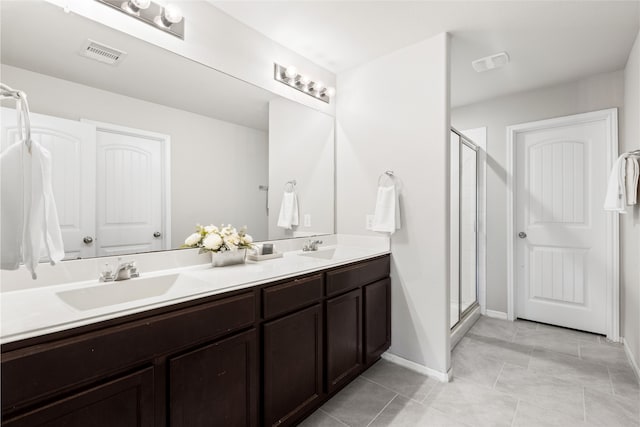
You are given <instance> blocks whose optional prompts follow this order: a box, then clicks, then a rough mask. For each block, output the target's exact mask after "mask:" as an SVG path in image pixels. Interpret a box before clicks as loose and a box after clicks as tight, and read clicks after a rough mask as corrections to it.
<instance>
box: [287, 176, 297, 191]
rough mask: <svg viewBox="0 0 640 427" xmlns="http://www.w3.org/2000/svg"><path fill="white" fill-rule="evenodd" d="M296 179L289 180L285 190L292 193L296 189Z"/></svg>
mask: <svg viewBox="0 0 640 427" xmlns="http://www.w3.org/2000/svg"><path fill="white" fill-rule="evenodd" d="M296 184H297V182H296V180H295V179H292V180H291V181H287V182H286V183H285V184H284V190H285V191H287V192H288V193H292V192H293V191H294V190H295V189H296Z"/></svg>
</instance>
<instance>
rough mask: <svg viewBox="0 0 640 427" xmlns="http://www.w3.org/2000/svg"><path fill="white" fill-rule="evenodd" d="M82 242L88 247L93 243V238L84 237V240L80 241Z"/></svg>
mask: <svg viewBox="0 0 640 427" xmlns="http://www.w3.org/2000/svg"><path fill="white" fill-rule="evenodd" d="M82 241H83V242H84V244H85V245H90V244H91V243H93V237H91V236H84V239H82Z"/></svg>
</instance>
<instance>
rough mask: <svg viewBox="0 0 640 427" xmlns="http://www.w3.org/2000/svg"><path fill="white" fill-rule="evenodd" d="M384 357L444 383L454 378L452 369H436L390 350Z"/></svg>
mask: <svg viewBox="0 0 640 427" xmlns="http://www.w3.org/2000/svg"><path fill="white" fill-rule="evenodd" d="M382 358H383V359H384V360H388V361H389V362H392V363H395V364H396V365H400V366H403V367H405V368H407V369H411V370H412V371H415V372H418V373H419V374H423V375H427V376H429V377H431V378H435V379H437V380H438V381H440V382H443V383H448V382H449V381H451V379H452V378H453V375H452V372H451V369H449V371H448V372H440V371H436V370H435V369H431V368H427V367H426V366H423V365H421V364H419V363H416V362H412V361H411V360H407V359H405V358H404V357H400V356H397V355H395V354H393V353H389V352H388V351H387V352H385V353H383V354H382Z"/></svg>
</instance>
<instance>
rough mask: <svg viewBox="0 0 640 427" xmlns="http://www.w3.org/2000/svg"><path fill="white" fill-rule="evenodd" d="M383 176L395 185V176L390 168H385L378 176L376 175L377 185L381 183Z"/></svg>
mask: <svg viewBox="0 0 640 427" xmlns="http://www.w3.org/2000/svg"><path fill="white" fill-rule="evenodd" d="M384 178H389V179H390V180H391V182H392V183H393V184H394V185H395V183H396V176H395V175H394V174H393V171H392V170H387V171H384V172H383V173H381V174H380V176H379V177H378V187H379V186H380V184H382V180H383V179H384Z"/></svg>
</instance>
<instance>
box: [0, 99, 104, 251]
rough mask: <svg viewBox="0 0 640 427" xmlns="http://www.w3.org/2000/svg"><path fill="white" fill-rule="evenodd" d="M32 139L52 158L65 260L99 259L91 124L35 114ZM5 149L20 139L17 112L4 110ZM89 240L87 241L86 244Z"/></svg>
mask: <svg viewBox="0 0 640 427" xmlns="http://www.w3.org/2000/svg"><path fill="white" fill-rule="evenodd" d="M29 117H30V119H31V136H32V139H33V140H34V141H38V142H39V143H40V144H42V145H43V146H44V147H45V148H46V149H47V150H48V151H49V152H50V153H51V159H52V186H53V193H54V199H55V201H56V208H57V210H58V218H59V220H60V228H61V230H62V239H63V242H64V249H65V259H75V258H78V257H82V258H86V257H92V256H95V244H94V242H93V240H94V238H95V235H94V230H95V202H94V190H95V173H94V165H95V138H96V127H95V126H94V125H92V124H89V123H81V122H77V121H73V120H66V119H60V118H58V117H53V116H47V115H44V114H35V113H31V114H30V115H29ZM1 129H2V134H1V135H2V137H1V146H2V150H4V149H5V148H7V147H8V146H9V145H10V144H12V143H13V142H15V141H16V140H17V138H18V131H17V116H16V112H15V110H14V109H10V108H2V123H1ZM85 239H86V242H85Z"/></svg>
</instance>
